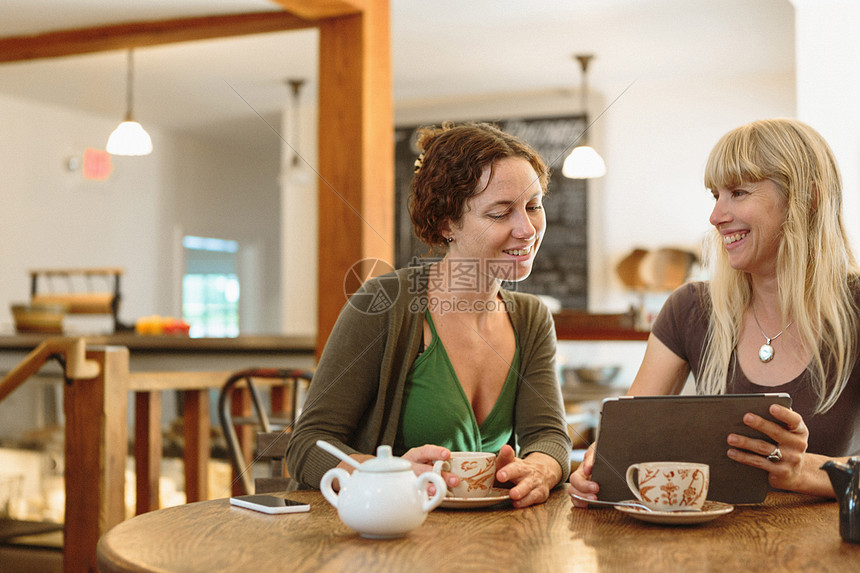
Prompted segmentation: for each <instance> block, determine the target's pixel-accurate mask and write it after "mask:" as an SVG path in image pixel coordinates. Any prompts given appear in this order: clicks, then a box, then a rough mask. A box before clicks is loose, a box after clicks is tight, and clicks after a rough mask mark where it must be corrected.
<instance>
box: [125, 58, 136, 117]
mask: <svg viewBox="0 0 860 573" xmlns="http://www.w3.org/2000/svg"><path fill="white" fill-rule="evenodd" d="M133 54H134V50H132V49H129V51H128V54H127V56H126V57H127V59H128V66H127V68H128V73H127V74H126V76H125V104H126V105H125V120H126V121H132V120H133V117H134V114H133V113H132V109H133V107H134V95H133V93H134V56H133Z"/></svg>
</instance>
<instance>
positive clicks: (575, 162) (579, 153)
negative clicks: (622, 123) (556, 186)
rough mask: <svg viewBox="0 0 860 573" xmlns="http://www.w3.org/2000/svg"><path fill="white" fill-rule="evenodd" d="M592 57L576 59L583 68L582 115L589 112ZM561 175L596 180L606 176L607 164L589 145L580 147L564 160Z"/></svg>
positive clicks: (582, 56) (578, 56)
mask: <svg viewBox="0 0 860 573" xmlns="http://www.w3.org/2000/svg"><path fill="white" fill-rule="evenodd" d="M593 57H594V56H591V55H584V54H581V55H576V56H574V58H575V59H577V60H579V64H580V66H581V67H582V87H581V89H580V96H581V98H582V113H583V114H585V113H587V111H588V80H587V75H588V74H587V72H588V62H589V61H591V58H593ZM561 173H562V174H563V175H564V176H565V177H568V178H570V179H596V178H598V177H603V176H604V175H606V163H605V162H604V161H603V158H602V157H601V156H600V154H599V153H597V151H595V149H594V148H593V147H591V146H589V145H579V146H577V147H575V148H574V149H573V151H571V152H570V155H568V156H567V158H566V159H565V160H564V165H563V166H562V168H561Z"/></svg>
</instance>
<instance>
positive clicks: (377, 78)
mask: <svg viewBox="0 0 860 573" xmlns="http://www.w3.org/2000/svg"><path fill="white" fill-rule="evenodd" d="M364 4H365V9H364V11H363V12H362V13H361V14H356V15H350V16H342V17H338V18H328V19H324V20H321V21H320V25H319V29H320V63H319V66H320V68H319V74H320V80H319V82H320V87H319V172H320V184H319V215H318V216H319V268H318V271H317V272H318V280H319V283H318V285H319V286H318V289H319V292H318V296H319V298H318V301H319V302H318V304H319V308H318V331H317V356H319V355H320V353H321V352H322V348H323V346H324V345H325V342H326V340H328V336H329V334H330V333H331V329H332V327H333V326H334V323H335V321H336V320H337V316H338V314H339V312H340V310H341V308H342V307H343V305H344V302H345V301H346V299H345V293H344V288H343V286H342V285H343V284H344V277H346V276H347V273H348V272H349V271H350V268H351V267H352V266H353V265H356V264H358V263H360V262H361V261H363V260H366V259H381V260H382V261H385V262H387V263H388V264H389V265H392V264H393V257H394V246H393V245H394V139H393V137H392V133H394V111H393V110H394V104H393V96H392V89H391V82H392V80H391V38H390V35H391V34H390V24H389V22H390V19H389V2H388V0H367V1H366V2H365V3H364ZM362 278H366V276H365V275H364V274H362Z"/></svg>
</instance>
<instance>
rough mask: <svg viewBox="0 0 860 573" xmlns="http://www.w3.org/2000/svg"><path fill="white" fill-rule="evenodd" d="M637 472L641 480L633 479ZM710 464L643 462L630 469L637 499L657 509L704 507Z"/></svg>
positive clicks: (631, 486)
mask: <svg viewBox="0 0 860 573" xmlns="http://www.w3.org/2000/svg"><path fill="white" fill-rule="evenodd" d="M634 474H638V475H637V476H636V478H637V479H635V480H634V479H633V476H634ZM708 482H709V468H708V466H707V464H693V463H684V462H643V463H640V464H633V465H631V466H630V467H629V468H627V486H628V487H629V488H630V491H632V492H633V495H635V496H636V499H638V500H639V501H641V502H642V503H643V504H645V505H647V506H648V507H650V508H651V509H654V510H657V511H689V510H701V509H702V505H704V503H705V499H706V498H707V497H708Z"/></svg>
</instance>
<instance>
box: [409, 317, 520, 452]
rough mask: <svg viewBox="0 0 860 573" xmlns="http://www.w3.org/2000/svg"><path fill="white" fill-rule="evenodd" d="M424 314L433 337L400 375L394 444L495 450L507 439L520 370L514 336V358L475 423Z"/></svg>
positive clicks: (471, 450) (517, 342)
mask: <svg viewBox="0 0 860 573" xmlns="http://www.w3.org/2000/svg"><path fill="white" fill-rule="evenodd" d="M426 317H427V322H428V324H429V325H430V332H432V333H433V340H431V341H430V345H429V346H428V347H427V349H426V350H425V351H424V352H423V353H421V355H420V356H418V358H416V359H415V362H414V363H413V364H412V367H411V368H410V370H409V374H408V376H407V378H406V387H405V390H404V392H405V393H404V396H403V410H402V411H401V415H400V426H399V429H398V431H397V442H398V445H399V446H402V447H403V449H404V450H408V449H409V448H415V447H419V446H423V445H424V444H434V445H437V446H443V447H445V448H448V449H450V450H451V451H460V452H493V453H496V452H498V451H499V450H500V449H501V447H502V446H503V445H504V444H507V443H509V442H510V441H511V437H512V436H513V431H514V403H515V401H516V394H517V377H518V372H519V370H520V344H519V339H518V338H517V340H516V352H514V360H513V363H512V364H511V367H510V369H509V370H508V376H507V378H506V379H505V384H504V386H503V387H502V391H501V393H500V394H499V398H498V399H497V400H496V404H495V406H493V409H492V410H491V411H490V414H489V415H488V416H487V418H486V419H485V420H484V422H483V423H482V424H480V425H479V424H478V421H477V420H476V419H475V412H474V411H473V410H472V404H471V403H470V402H469V399H468V398H467V397H466V393H465V392H464V391H463V387H462V386H461V385H460V380H459V379H458V378H457V374H456V372H454V367H453V366H452V365H451V360H450V359H449V358H448V353H447V352H446V351H445V346H444V345H443V344H442V341H441V340H440V339H439V336H438V335H437V334H436V327H435V325H434V324H433V319H432V318H431V317H430V313H429V312H427V314H426ZM514 336H515V337H516V332H515V333H514Z"/></svg>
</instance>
